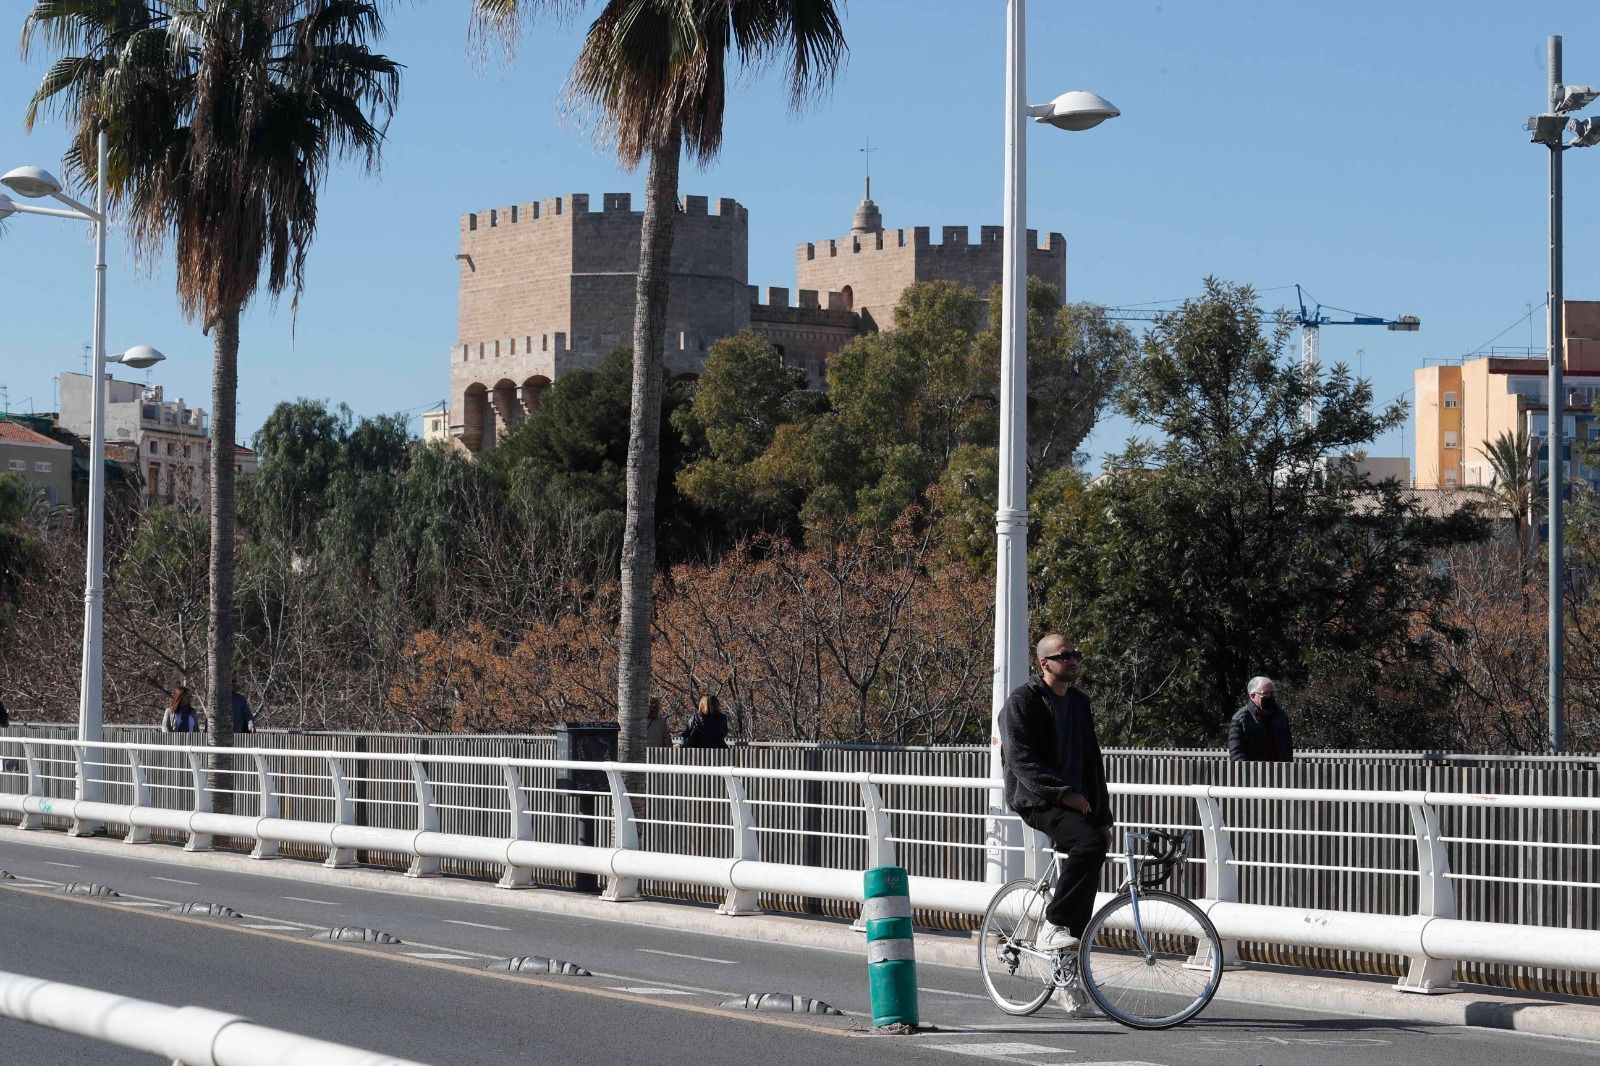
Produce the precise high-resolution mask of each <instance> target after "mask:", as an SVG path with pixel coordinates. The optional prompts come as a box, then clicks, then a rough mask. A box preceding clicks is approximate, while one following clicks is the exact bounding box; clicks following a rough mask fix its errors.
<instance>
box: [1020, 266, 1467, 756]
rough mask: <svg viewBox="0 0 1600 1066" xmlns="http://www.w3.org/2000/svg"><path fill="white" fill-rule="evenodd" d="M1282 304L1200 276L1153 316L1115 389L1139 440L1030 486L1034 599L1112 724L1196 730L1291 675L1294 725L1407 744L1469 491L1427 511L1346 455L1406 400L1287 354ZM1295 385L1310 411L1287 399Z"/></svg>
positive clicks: (1187, 739) (1335, 740)
mask: <svg viewBox="0 0 1600 1066" xmlns="http://www.w3.org/2000/svg"><path fill="white" fill-rule="evenodd" d="M1289 329H1290V323H1289V322H1288V321H1287V319H1285V318H1283V317H1282V316H1280V317H1279V318H1278V319H1277V320H1276V321H1271V320H1268V319H1267V318H1266V317H1265V316H1264V315H1263V313H1262V312H1261V310H1260V308H1259V307H1258V306H1257V305H1256V300H1255V294H1254V293H1253V292H1252V291H1251V290H1250V289H1249V288H1247V287H1236V286H1231V285H1227V284H1224V283H1221V282H1218V281H1215V280H1208V281H1207V282H1206V288H1205V292H1204V294H1203V295H1202V296H1200V297H1199V298H1197V299H1195V300H1191V301H1188V302H1186V303H1185V304H1184V305H1183V306H1182V307H1181V308H1179V309H1178V310H1177V311H1175V312H1173V313H1172V314H1170V315H1167V316H1164V317H1163V318H1162V319H1161V320H1159V321H1158V322H1157V323H1156V324H1155V326H1154V328H1153V329H1152V330H1151V332H1150V333H1149V335H1148V336H1147V337H1146V340H1145V344H1144V357H1143V359H1141V360H1139V361H1138V362H1137V363H1135V364H1133V365H1132V366H1131V367H1130V368H1129V370H1128V378H1127V382H1126V385H1125V387H1124V389H1123V390H1122V392H1121V394H1120V396H1121V405H1122V408H1123V410H1124V411H1125V412H1126V413H1127V414H1128V415H1129V416H1130V417H1132V418H1133V419H1134V421H1135V422H1136V423H1137V424H1138V425H1140V426H1141V427H1142V428H1144V429H1146V430H1148V431H1150V432H1151V433H1152V434H1153V435H1154V439H1153V440H1145V441H1134V442H1132V443H1131V444H1130V446H1129V447H1128V448H1127V449H1126V450H1125V451H1124V452H1123V453H1122V454H1121V455H1120V456H1116V457H1113V458H1111V459H1109V460H1108V463H1107V475H1106V476H1105V477H1104V478H1103V479H1101V480H1100V481H1099V483H1097V484H1095V485H1090V484H1089V483H1088V482H1087V481H1086V480H1085V479H1083V478H1082V477H1081V476H1072V477H1065V476H1063V477H1060V478H1056V479H1053V480H1052V481H1051V482H1050V488H1051V490H1052V492H1053V494H1054V495H1053V498H1052V497H1051V496H1045V495H1041V496H1038V497H1036V501H1037V506H1038V508H1039V511H1040V520H1039V539H1038V543H1037V546H1036V550H1035V552H1034V555H1033V573H1032V579H1033V582H1034V585H1035V588H1036V590H1037V593H1036V594H1037V596H1038V597H1039V599H1040V601H1041V602H1040V606H1041V608H1042V609H1041V610H1040V612H1039V616H1040V617H1042V618H1045V619H1049V620H1050V622H1051V624H1052V625H1056V626H1060V627H1062V628H1064V629H1066V630H1069V631H1072V632H1075V633H1077V634H1080V635H1081V638H1082V642H1083V645H1084V647H1085V648H1086V650H1087V651H1088V652H1089V655H1090V659H1089V660H1088V664H1087V670H1086V676H1087V677H1088V678H1089V679H1090V680H1091V681H1092V683H1094V684H1095V685H1096V686H1097V687H1098V689H1099V693H1100V696H1099V699H1098V701H1097V704H1098V707H1099V709H1100V711H1101V713H1102V714H1103V715H1104V716H1105V717H1106V718H1107V719H1108V721H1107V722H1105V723H1104V724H1105V726H1106V728H1107V732H1108V733H1109V735H1111V736H1113V737H1116V738H1117V739H1118V740H1120V741H1122V742H1135V743H1157V744H1172V743H1177V744H1191V743H1197V742H1206V741H1210V742H1214V741H1215V740H1217V739H1219V738H1220V736H1221V730H1222V728H1223V725H1224V724H1225V723H1226V721H1227V719H1228V715H1229V712H1230V711H1231V710H1232V709H1233V708H1234V707H1236V706H1237V705H1238V703H1239V702H1240V701H1241V700H1242V698H1243V689H1244V684H1245V682H1246V680H1247V679H1248V678H1250V677H1251V676H1253V675H1256V674H1266V675H1269V676H1272V677H1274V678H1278V679H1280V680H1281V681H1283V682H1284V684H1285V686H1286V687H1287V688H1289V689H1291V690H1292V691H1293V693H1294V703H1295V714H1296V730H1297V732H1298V734H1299V735H1300V737H1301V739H1302V742H1303V743H1307V744H1317V743H1322V744H1352V743H1358V744H1361V745H1363V746H1415V745H1418V744H1422V743H1427V742H1430V741H1432V740H1434V739H1436V738H1437V737H1439V736H1440V735H1441V734H1442V733H1443V731H1444V727H1443V725H1442V723H1441V722H1440V720H1439V717H1438V715H1439V712H1440V710H1441V708H1443V707H1444V705H1445V703H1446V701H1447V697H1448V695H1449V692H1450V690H1451V686H1452V685H1453V684H1454V682H1455V680H1456V679H1455V678H1454V677H1453V676H1452V674H1451V672H1450V671H1449V670H1448V669H1447V667H1446V666H1445V665H1444V664H1443V663H1441V661H1440V659H1439V657H1438V656H1437V654H1436V653H1437V651H1438V649H1439V647H1440V646H1441V645H1442V644H1444V643H1448V642H1449V641H1451V640H1453V639H1455V637H1456V635H1457V634H1456V633H1455V632H1454V631H1453V630H1452V628H1451V627H1450V625H1449V624H1448V621H1447V620H1446V618H1445V611H1444V607H1445V596H1446V593H1447V592H1448V590H1449V588H1450V581H1449V577H1448V574H1447V573H1445V572H1443V571H1442V569H1441V568H1439V567H1436V566H1435V565H1434V564H1435V562H1436V561H1437V560H1439V559H1441V558H1442V557H1443V555H1444V554H1445V552H1447V551H1448V550H1449V549H1450V548H1451V547H1453V546H1455V545H1459V544H1463V543H1470V542H1473V541H1475V540H1480V539H1482V537H1483V536H1484V535H1485V533H1486V530H1485V528H1484V525H1483V522H1482V520H1481V519H1480V518H1478V517H1477V515H1476V513H1475V511H1476V509H1475V508H1465V509H1463V510H1461V511H1459V512H1457V513H1454V514H1451V515H1448V516H1445V517H1442V518H1435V517H1430V516H1428V515H1427V514H1424V513H1423V512H1422V511H1421V509H1420V508H1419V506H1418V505H1417V504H1416V503H1415V502H1414V501H1413V500H1412V499H1411V498H1410V497H1409V495H1408V494H1407V493H1405V492H1404V490H1402V489H1401V488H1400V487H1399V486H1398V485H1397V484H1396V483H1394V482H1392V481H1389V482H1384V483H1382V484H1379V485H1372V484H1369V483H1367V482H1366V481H1365V480H1363V479H1360V478H1357V477H1354V476H1352V475H1351V474H1350V473H1349V469H1350V468H1349V467H1348V465H1347V464H1341V463H1338V462H1337V461H1333V460H1336V459H1337V457H1339V456H1343V455H1347V454H1349V453H1350V452H1351V451H1352V450H1354V449H1355V448H1357V447H1359V446H1360V445H1362V444H1364V443H1366V442H1368V441H1370V440H1372V439H1373V438H1374V437H1376V436H1377V435H1378V434H1379V433H1381V432H1383V431H1385V430H1387V429H1390V428H1392V427H1394V426H1396V425H1398V424H1400V422H1401V421H1402V420H1403V418H1404V415H1405V410H1404V407H1403V405H1399V404H1396V405H1392V406H1390V407H1388V408H1386V409H1383V410H1381V411H1379V410H1374V409H1373V404H1372V391H1371V387H1370V385H1369V384H1368V383H1367V382H1366V381H1361V380H1356V379H1354V378H1352V377H1351V376H1350V374H1349V372H1348V371H1347V370H1346V368H1344V367H1343V366H1335V367H1334V368H1333V369H1332V371H1331V372H1330V373H1329V374H1328V375H1327V376H1326V377H1323V378H1321V379H1318V378H1317V377H1315V376H1313V375H1311V374H1309V373H1307V372H1306V371H1304V370H1302V369H1300V368H1299V367H1298V366H1296V365H1292V364H1286V361H1285V359H1284V358H1283V355H1284V351H1285V348H1286V342H1287V339H1288V333H1289ZM1307 400H1310V401H1311V402H1312V403H1313V405H1314V408H1315V410H1316V420H1315V422H1314V423H1312V424H1309V425H1308V424H1307V423H1306V422H1305V421H1304V420H1303V419H1302V418H1301V417H1300V415H1299V412H1300V411H1301V410H1302V408H1303V406H1304V404H1305V402H1306V401H1307Z"/></svg>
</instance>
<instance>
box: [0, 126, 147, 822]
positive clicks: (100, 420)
mask: <svg viewBox="0 0 1600 1066" xmlns="http://www.w3.org/2000/svg"><path fill="white" fill-rule="evenodd" d="M0 184H3V185H5V186H6V187H7V188H8V189H10V190H11V191H12V192H14V193H16V194H17V195H18V196H24V197H27V198H29V199H39V198H42V197H50V198H51V199H53V200H58V201H60V202H61V203H63V204H66V205H67V207H66V209H62V208H54V207H33V206H31V205H27V204H19V203H17V202H16V201H14V200H12V199H11V198H10V197H8V196H4V195H0V218H4V217H6V216H7V215H11V214H30V215H49V216H52V217H55V218H69V219H75V220H77V221H81V222H88V223H90V224H91V225H93V226H94V346H93V357H92V359H91V367H90V370H91V374H90V386H89V396H90V405H91V406H90V412H89V514H88V524H89V532H88V550H87V553H86V554H87V556H88V559H87V562H86V564H85V569H86V571H87V573H86V575H85V579H84V590H83V672H82V679H81V684H80V686H79V694H78V740H80V741H83V742H88V743H94V742H96V741H99V740H101V739H103V737H104V732H103V730H102V727H101V725H102V724H101V717H100V696H101V671H100V664H101V648H102V644H101V631H102V624H101V620H102V617H103V614H104V607H105V602H104V601H105V578H104V570H105V520H106V435H105V434H106V430H105V394H106V385H105V375H106V364H107V363H108V362H110V363H119V364H121V365H123V366H128V367H133V368H134V369H138V370H142V369H144V368H145V367H150V366H154V365H155V364H156V363H159V362H161V360H162V359H164V358H166V357H165V356H163V355H162V354H161V353H160V352H158V351H156V350H155V349H154V348H152V347H150V346H149V345H145V344H141V345H137V346H135V347H133V348H129V349H128V350H127V351H125V352H123V353H122V354H120V355H117V356H114V357H112V358H110V359H107V357H106V131H105V129H104V128H102V129H101V130H100V137H99V144H98V149H97V153H96V166H95V206H94V207H92V208H91V207H89V206H87V205H86V204H82V203H79V202H78V201H77V200H74V199H73V198H72V197H70V196H68V195H67V194H66V192H65V191H64V190H63V188H62V185H61V182H60V181H58V180H57V179H56V178H55V177H54V176H53V175H52V174H50V173H49V172H48V171H46V170H42V169H40V168H39V167H18V168H16V169H15V170H12V171H10V172H8V173H7V174H6V175H5V176H4V177H0ZM98 759H99V755H98V752H97V751H95V750H92V749H91V750H88V751H84V752H83V757H82V758H81V759H80V760H79V761H78V769H77V796H78V798H79V799H84V800H98V799H99V798H100V795H101V789H100V779H99V778H98V777H97V776H96V774H97V771H96V770H95V768H94V763H95V762H97V761H98ZM94 828H95V826H94V824H93V823H90V822H86V821H84V820H79V821H77V822H75V823H74V824H73V827H72V831H73V832H74V833H78V834H82V833H87V832H91V831H93V829H94Z"/></svg>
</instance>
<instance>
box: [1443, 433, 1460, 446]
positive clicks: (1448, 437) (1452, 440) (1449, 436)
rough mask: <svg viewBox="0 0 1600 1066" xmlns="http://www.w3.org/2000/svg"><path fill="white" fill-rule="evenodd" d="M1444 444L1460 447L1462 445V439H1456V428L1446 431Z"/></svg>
mask: <svg viewBox="0 0 1600 1066" xmlns="http://www.w3.org/2000/svg"><path fill="white" fill-rule="evenodd" d="M1444 446H1445V447H1446V448H1459V447H1461V443H1460V441H1459V440H1457V439H1456V432H1455V430H1453V429H1452V430H1446V431H1445V435H1444Z"/></svg>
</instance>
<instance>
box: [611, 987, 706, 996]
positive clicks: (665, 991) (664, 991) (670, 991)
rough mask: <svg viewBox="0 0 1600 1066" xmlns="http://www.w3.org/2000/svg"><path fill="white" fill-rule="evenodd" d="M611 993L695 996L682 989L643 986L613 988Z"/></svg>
mask: <svg viewBox="0 0 1600 1066" xmlns="http://www.w3.org/2000/svg"><path fill="white" fill-rule="evenodd" d="M611 991H613V992H632V993H634V994H636V995H640V996H692V995H694V993H693V992H685V991H683V990H682V989H681V988H646V987H643V986H641V987H637V988H622V987H613V988H612V989H611Z"/></svg>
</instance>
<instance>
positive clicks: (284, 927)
mask: <svg viewBox="0 0 1600 1066" xmlns="http://www.w3.org/2000/svg"><path fill="white" fill-rule="evenodd" d="M243 928H245V929H271V930H274V931H277V930H284V931H288V930H291V929H293V930H298V929H300V926H298V925H260V924H256V925H248V924H247V925H245V926H243Z"/></svg>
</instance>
